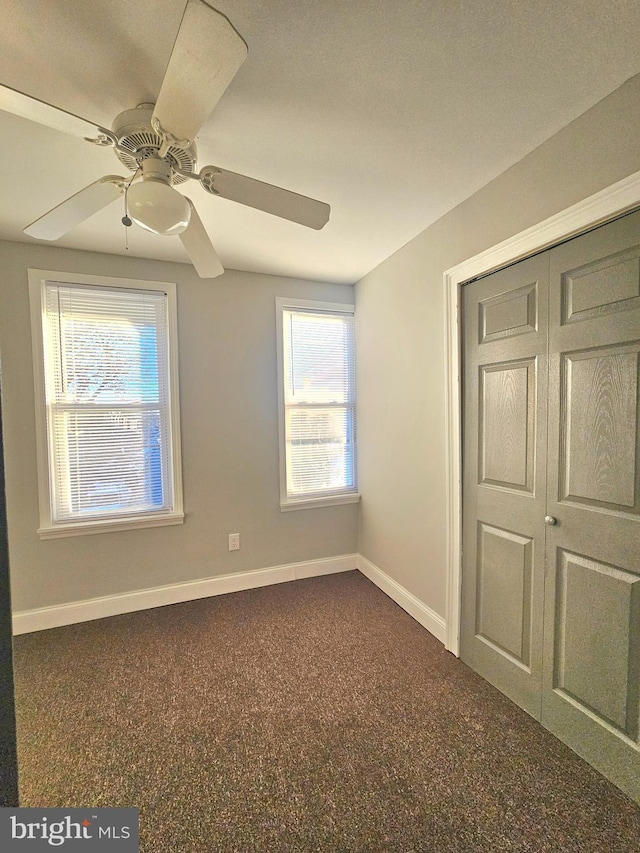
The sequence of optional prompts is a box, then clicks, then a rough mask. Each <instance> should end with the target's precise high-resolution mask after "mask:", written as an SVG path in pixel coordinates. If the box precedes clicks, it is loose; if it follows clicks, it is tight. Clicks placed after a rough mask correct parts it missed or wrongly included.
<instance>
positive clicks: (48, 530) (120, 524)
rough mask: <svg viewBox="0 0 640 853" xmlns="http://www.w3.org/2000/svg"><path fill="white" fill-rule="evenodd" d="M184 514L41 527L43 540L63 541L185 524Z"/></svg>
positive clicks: (39, 534) (76, 522) (40, 534)
mask: <svg viewBox="0 0 640 853" xmlns="http://www.w3.org/2000/svg"><path fill="white" fill-rule="evenodd" d="M183 523H184V513H182V512H173V513H171V514H168V513H164V514H163V515H145V516H141V515H137V516H134V517H132V518H113V519H102V520H100V521H73V522H69V523H67V524H56V525H55V526H51V527H40V528H39V529H38V536H39V537H40V538H41V539H62V538H65V537H67V536H89V535H91V534H92V533H119V532H121V531H123V530H136V529H140V528H143V527H166V526H167V525H169V524H183Z"/></svg>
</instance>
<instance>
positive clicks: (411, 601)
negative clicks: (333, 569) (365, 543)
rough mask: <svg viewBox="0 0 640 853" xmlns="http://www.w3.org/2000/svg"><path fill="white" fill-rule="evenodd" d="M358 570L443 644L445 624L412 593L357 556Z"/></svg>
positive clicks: (445, 631)
mask: <svg viewBox="0 0 640 853" xmlns="http://www.w3.org/2000/svg"><path fill="white" fill-rule="evenodd" d="M358 570H359V571H360V572H362V574H363V575H364V576H365V577H367V578H369V580H370V581H371V582H372V583H374V584H375V585H376V586H377V587H378V588H379V589H381V590H382V592H384V593H386V595H388V596H389V598H391V599H393V601H395V603H396V604H399V605H400V607H402V609H403V610H406V611H407V613H408V614H409V616H413V618H414V619H415V620H416V622H419V623H420V624H421V625H422V627H423V628H426V629H427V631H429V633H430V634H433V636H434V637H435V638H436V639H437V640H440V642H441V643H443V644H444V643H445V642H446V639H447V623H446V622H445V620H444V619H443V618H442V616H439V615H438V614H437V613H436V612H435V611H434V610H432V609H431V608H430V607H427V605H426V604H423V603H422V601H420V599H418V598H416V597H415V595H413V593H411V592H409V590H408V589H405V588H404V587H403V586H401V585H400V584H399V583H398V582H397V581H394V579H393V578H391V577H389V575H388V574H386V572H383V571H382V569H379V568H378V567H377V566H374V564H373V563H371V562H370V561H369V560H367V559H366V557H363V556H362V555H361V554H358Z"/></svg>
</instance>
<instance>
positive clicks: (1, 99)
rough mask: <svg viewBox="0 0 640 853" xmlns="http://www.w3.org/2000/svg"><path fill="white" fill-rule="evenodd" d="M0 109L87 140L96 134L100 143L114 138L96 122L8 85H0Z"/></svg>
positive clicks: (105, 142)
mask: <svg viewBox="0 0 640 853" xmlns="http://www.w3.org/2000/svg"><path fill="white" fill-rule="evenodd" d="M0 110H4V111H5V112H7V113H13V115H17V116H21V117H22V118H26V119H29V121H35V122H37V123H38V124H44V125H45V126H46V127H52V128H54V130H60V131H62V133H69V134H70V135H71V136H79V137H80V138H81V139H88V140H89V141H94V139H95V137H96V134H97V139H95V141H97V142H99V143H100V144H102V145H106V144H108V143H109V141H110V140H111V139H113V138H114V137H113V134H112V133H111V131H109V130H106V129H105V128H104V127H100V125H98V124H93V122H90V121H87V120H86V119H83V118H80V117H79V116H76V115H73V113H68V112H67V111H66V110H61V109H60V108H59V107H52V106H51V104H46V103H45V102H44V101H39V100H38V99H37V98H32V97H31V96H30V95H25V94H23V93H22V92H18V91H17V90H16V89H10V88H9V87H8V86H2V85H0Z"/></svg>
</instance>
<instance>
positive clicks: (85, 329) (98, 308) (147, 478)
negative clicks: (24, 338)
mask: <svg viewBox="0 0 640 853" xmlns="http://www.w3.org/2000/svg"><path fill="white" fill-rule="evenodd" d="M29 279H30V297H31V311H32V324H33V343H34V362H35V390H36V412H37V436H38V479H39V486H40V529H39V531H38V532H39V534H40V536H41V537H42V538H51V537H55V536H69V535H77V534H82V533H93V532H103V531H104V530H105V529H112V530H114V529H115V530H122V529H127V528H129V527H142V526H152V525H160V524H177V523H180V522H181V521H182V520H183V518H184V516H183V513H182V493H181V478H180V443H179V435H178V393H177V392H178V389H177V365H176V360H175V355H176V354H175V342H176V311H175V303H176V300H175V285H173V284H172V285H169V284H167V283H162V282H145V281H142V282H141V281H129V280H124V279H111V278H109V279H108V278H104V277H102V276H100V277H98V276H78V275H70V274H63V273H54V272H46V271H41V270H30V271H29Z"/></svg>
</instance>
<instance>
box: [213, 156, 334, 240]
mask: <svg viewBox="0 0 640 853" xmlns="http://www.w3.org/2000/svg"><path fill="white" fill-rule="evenodd" d="M198 177H199V180H200V183H201V184H202V186H203V187H204V188H205V190H207V191H208V192H210V193H212V195H219V196H221V197H222V198H228V199H230V200H231V201H237V202H239V203H240V204H246V205H248V206H249V207H255V208H256V209H257V210H264V211H265V212H266V213H272V214H273V215H274V216H280V217H282V219H289V220H291V222H297V223H299V224H300V225H306V226H307V227H308V228H315V229H316V230H318V231H319V230H320V229H321V228H323V227H324V226H325V225H326V224H327V222H328V221H329V214H330V213H331V208H330V207H329V205H328V204H325V203H324V202H323V201H316V200H315V199H313V198H307V196H305V195H298V193H293V192H291V191H290V190H283V189H281V188H280V187H274V186H273V185H272V184H265V183H263V182H262V181H256V180H255V178H248V177H246V175H238V174H236V173H235V172H228V171H226V169H219V168H218V167H217V166H205V167H204V169H202V170H201V171H200V174H199V176H198Z"/></svg>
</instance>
